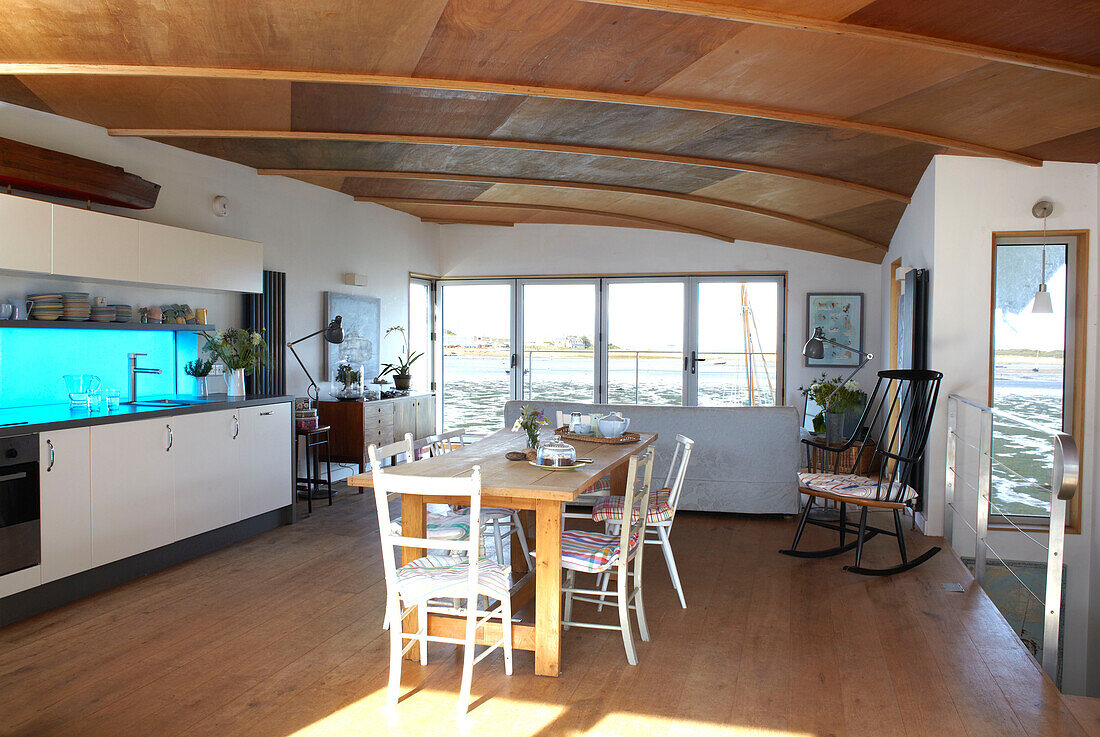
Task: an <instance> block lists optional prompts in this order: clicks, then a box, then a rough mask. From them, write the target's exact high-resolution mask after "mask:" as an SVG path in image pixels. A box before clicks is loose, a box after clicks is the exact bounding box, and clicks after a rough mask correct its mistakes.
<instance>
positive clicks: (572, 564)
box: [532, 530, 638, 573]
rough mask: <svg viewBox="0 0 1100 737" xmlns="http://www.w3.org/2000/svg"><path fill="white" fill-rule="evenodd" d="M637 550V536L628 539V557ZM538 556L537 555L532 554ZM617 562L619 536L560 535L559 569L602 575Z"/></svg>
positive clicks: (569, 532) (598, 533) (577, 531)
mask: <svg viewBox="0 0 1100 737" xmlns="http://www.w3.org/2000/svg"><path fill="white" fill-rule="evenodd" d="M637 549H638V536H637V535H634V536H633V537H631V538H630V557H634V553H635V552H636V551H637ZM532 555H536V556H537V555H538V553H532ZM618 562H619V536H618V535H605V534H603V533H602V532H587V531H585V530H566V531H565V532H563V533H562V534H561V567H562V568H569V569H571V570H574V571H580V572H581V573H602V572H603V571H606V570H607V569H608V568H610V567H611V566H613V565H615V564H616V563H618Z"/></svg>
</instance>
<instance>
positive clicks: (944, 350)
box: [883, 156, 1100, 694]
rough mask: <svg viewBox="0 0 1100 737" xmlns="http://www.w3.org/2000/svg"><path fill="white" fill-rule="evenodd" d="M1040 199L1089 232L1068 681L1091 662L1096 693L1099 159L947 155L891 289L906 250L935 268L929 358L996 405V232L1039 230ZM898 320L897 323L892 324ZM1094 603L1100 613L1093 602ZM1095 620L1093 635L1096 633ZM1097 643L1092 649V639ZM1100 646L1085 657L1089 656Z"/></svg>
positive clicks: (962, 389)
mask: <svg viewBox="0 0 1100 737" xmlns="http://www.w3.org/2000/svg"><path fill="white" fill-rule="evenodd" d="M1040 199H1048V200H1051V201H1052V202H1053V203H1054V207H1055V209H1054V213H1053V215H1052V216H1051V217H1050V218H1049V219H1048V227H1049V228H1050V229H1051V230H1088V231H1090V258H1089V294H1088V297H1087V300H1088V336H1089V345H1088V346H1087V351H1086V353H1087V362H1086V375H1087V377H1088V382H1087V384H1086V386H1085V387H1084V391H1085V406H1086V417H1085V428H1086V435H1085V437H1084V438H1083V439H1082V444H1083V447H1082V448H1081V458H1082V476H1083V479H1084V487H1083V488H1082V489H1081V493H1082V495H1083V510H1082V514H1083V518H1082V533H1081V534H1079V535H1069V536H1067V537H1066V552H1065V561H1066V566H1067V570H1068V577H1067V581H1066V590H1067V596H1066V602H1065V606H1066V620H1065V659H1064V663H1063V687H1064V689H1065V690H1066V691H1068V692H1071V693H1084V692H1085V683H1086V663H1087V662H1088V660H1089V658H1091V660H1092V667H1091V668H1089V669H1088V672H1089V673H1090V674H1091V676H1092V680H1093V684H1092V687H1091V689H1090V690H1091V692H1092V693H1093V694H1095V693H1097V689H1098V688H1100V625H1097V623H1096V622H1095V620H1097V619H1098V618H1100V617H1098V616H1095V615H1094V616H1093V617H1092V618H1091V621H1090V617H1089V612H1090V608H1089V603H1090V597H1091V598H1092V599H1093V601H1094V602H1095V603H1097V604H1100V593H1097V592H1096V591H1090V589H1100V585H1096V586H1090V584H1091V579H1092V578H1093V577H1094V576H1092V575H1091V572H1092V571H1095V570H1100V568H1095V567H1093V561H1094V560H1095V559H1096V556H1097V555H1098V554H1097V553H1096V552H1095V551H1094V550H1093V547H1094V544H1095V543H1094V541H1095V540H1097V539H1098V538H1097V536H1096V528H1097V521H1096V520H1095V516H1096V515H1095V513H1094V501H1093V497H1094V492H1095V489H1096V484H1095V481H1094V480H1093V477H1094V475H1095V473H1096V470H1097V469H1100V465H1098V464H1097V455H1096V454H1097V451H1098V448H1097V444H1096V431H1097V420H1098V415H1097V412H1096V398H1097V394H1096V390H1097V377H1096V368H1097V366H1096V354H1097V345H1098V344H1097V342H1096V341H1097V337H1098V336H1097V304H1098V302H1097V292H1098V290H1097V286H1098V279H1097V274H1098V269H1097V247H1096V232H1097V212H1098V204H1097V167H1096V166H1094V165H1092V164H1069V163H1047V164H1045V165H1044V166H1042V167H1041V168H1035V167H1026V166H1022V165H1018V164H1012V163H1008V162H1004V161H997V160H992V159H981V158H975V157H959V156H938V157H936V160H935V161H934V163H933V166H932V167H930V168H929V170H928V171H927V172H926V173H925V176H924V178H923V179H922V180H921V183H920V186H919V187H918V188H917V191H916V193H915V194H914V197H913V203H912V204H911V205H910V207H909V208H908V209H907V211H906V214H905V216H904V217H903V219H902V222H901V225H900V226H899V228H898V230H897V232H896V233H895V236H894V239H893V241H892V242H891V248H890V252H889V253H888V254H887V257H886V264H887V265H886V266H885V267H884V268H883V272H884V273H883V284H884V290H885V289H888V286H886V285H888V284H889V281H888V279H889V278H890V277H889V275H888V274H886V273H885V272H886V271H888V270H889V266H888V264H889V263H890V262H891V261H893V260H894V259H895V258H898V257H899V256H901V257H902V258H903V261H904V263H905V264H906V265H912V266H918V267H925V266H926V267H929V268H931V273H932V302H931V323H932V328H931V345H930V348H929V359H930V364H929V365H930V367H931V368H934V369H936V370H937V371H942V372H943V374H944V379H943V385H942V389H941V395H943V396H946V395H948V394H960V395H962V396H964V397H968V398H970V399H974V400H976V401H979V402H981V403H983V404H984V403H985V401H986V400H987V398H988V392H989V340H990V336H989V310H990V297H991V295H990V288H991V284H990V269H991V268H992V260H991V257H992V234H993V233H994V232H997V231H1019V230H1028V231H1034V230H1039V229H1041V228H1042V222H1041V221H1039V220H1036V219H1035V218H1034V217H1033V216H1032V215H1031V207H1032V205H1033V204H1034V203H1035V202H1036V201H1037V200H1040ZM888 301H889V292H888V291H884V292H883V314H885V315H887V316H888V315H889V302H888ZM886 329H888V326H886V328H884V332H885V330H886ZM941 410H942V411H937V416H936V420H935V426H934V429H933V432H932V435H931V438H930V440H929V448H928V463H927V467H928V474H929V485H928V505H927V509H926V522H925V530H926V532H928V533H929V534H932V535H939V534H942V532H943V529H944V522H945V520H944V514H945V512H944V497H943V493H944V477H945V448H946V428H947V413H946V405H943V406H942V408H941ZM954 530H955V535H956V549H962V550H964V551H965V548H966V543H965V542H963V543H961V544H960V542H959V541H960V540H962V541H965V540H967V536H966V535H965V534H963V533H964V528H963V527H962V525H961V524H958V523H956V524H955V527H954ZM990 543H991V544H992V545H993V546H994V547H995V548H997V550H998V552H1000V553H1001V554H1002V555H1004V556H1005V557H1006V558H1010V559H1022V560H1037V559H1041V558H1042V555H1041V551H1039V550H1037V549H1036V548H1035V547H1034V546H1032V545H1030V544H1028V543H1026V542H1024V541H1021V540H1020V538H1019V533H1011V534H1010V533H1004V532H1000V533H993V534H992V535H991V539H990ZM1091 611H1093V612H1100V606H1094V607H1093V608H1092V610H1091ZM1090 627H1091V628H1092V629H1093V635H1092V637H1091V639H1090V638H1089V636H1088V634H1089V633H1088V631H1089V629H1090ZM1090 641H1091V643H1092V647H1091V648H1089V647H1088V645H1089V642H1090ZM1088 652H1091V655H1088V656H1086V653H1088Z"/></svg>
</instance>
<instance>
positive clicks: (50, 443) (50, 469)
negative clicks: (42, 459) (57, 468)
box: [46, 440, 54, 473]
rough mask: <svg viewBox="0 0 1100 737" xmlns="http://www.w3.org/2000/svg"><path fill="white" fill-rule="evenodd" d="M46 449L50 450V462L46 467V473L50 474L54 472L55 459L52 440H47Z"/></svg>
mask: <svg viewBox="0 0 1100 737" xmlns="http://www.w3.org/2000/svg"><path fill="white" fill-rule="evenodd" d="M46 447H47V448H49V449H50V462H49V464H48V465H47V466H46V473H49V472H50V471H52V470H53V457H54V452H53V441H52V440H47V441H46Z"/></svg>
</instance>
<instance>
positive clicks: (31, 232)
mask: <svg viewBox="0 0 1100 737" xmlns="http://www.w3.org/2000/svg"><path fill="white" fill-rule="evenodd" d="M52 208H53V206H52V205H51V204H50V203H48V202H40V201H38V200H31V199H27V198H26V197H15V196H12V195H4V196H2V197H0V269H12V270H14V271H36V272H39V273H42V274H48V273H50V268H51V264H50V260H51V259H50V239H51V231H52V229H53V222H52V220H53V213H52Z"/></svg>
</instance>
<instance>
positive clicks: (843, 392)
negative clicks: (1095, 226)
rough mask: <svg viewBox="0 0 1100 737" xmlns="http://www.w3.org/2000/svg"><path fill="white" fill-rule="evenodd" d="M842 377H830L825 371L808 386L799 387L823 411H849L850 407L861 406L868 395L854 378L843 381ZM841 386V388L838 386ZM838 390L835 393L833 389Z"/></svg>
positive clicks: (803, 394)
mask: <svg viewBox="0 0 1100 737" xmlns="http://www.w3.org/2000/svg"><path fill="white" fill-rule="evenodd" d="M841 381H842V379H841V377H839V376H838V377H836V378H835V379H830V378H828V377H827V376H826V375H825V374H824V373H822V374H821V378H819V379H814V380H813V381H812V382H810V385H809V386H808V387H799V390H800V391H801V392H802V396H807V397H810V398H811V399H813V400H814V403H816V404H817V406H818V407H821V409H822V411H823V412H835V413H838V414H839V413H841V412H847V411H848V410H849V409H852V408H854V407H859V406H861V405H862V404H863V400H864V399H866V397H867V395H866V394H865V393H864V392H863V391H862V390H861V389H860V388H859V384H858V383H857V382H856V381H855V380H852V379H849V380H848V381H846V382H844V383H843V384H842V383H841ZM838 387H839V388H838ZM834 390H835V391H836V393H835V394H833V391H834Z"/></svg>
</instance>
